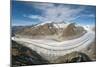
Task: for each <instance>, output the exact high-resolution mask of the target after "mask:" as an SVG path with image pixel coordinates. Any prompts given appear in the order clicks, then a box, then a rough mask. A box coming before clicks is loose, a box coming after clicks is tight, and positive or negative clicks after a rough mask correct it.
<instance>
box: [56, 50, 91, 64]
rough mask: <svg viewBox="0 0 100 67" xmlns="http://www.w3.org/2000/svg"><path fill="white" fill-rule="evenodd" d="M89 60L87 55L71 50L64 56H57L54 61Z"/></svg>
mask: <svg viewBox="0 0 100 67" xmlns="http://www.w3.org/2000/svg"><path fill="white" fill-rule="evenodd" d="M87 61H91V59H90V58H89V57H88V55H86V54H84V53H81V52H72V53H69V54H66V55H64V56H61V57H59V58H58V59H56V60H55V61H54V62H55V63H74V62H87Z"/></svg>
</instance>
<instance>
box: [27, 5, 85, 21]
mask: <svg viewBox="0 0 100 67" xmlns="http://www.w3.org/2000/svg"><path fill="white" fill-rule="evenodd" d="M33 7H35V8H37V9H40V10H41V11H42V16H39V15H30V16H28V17H29V18H32V19H39V20H40V21H72V20H75V19H77V18H79V17H80V16H79V13H80V12H81V11H83V10H84V7H78V8H72V7H71V6H65V5H55V4H53V3H34V4H33Z"/></svg>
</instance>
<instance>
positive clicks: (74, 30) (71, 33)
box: [61, 23, 86, 39]
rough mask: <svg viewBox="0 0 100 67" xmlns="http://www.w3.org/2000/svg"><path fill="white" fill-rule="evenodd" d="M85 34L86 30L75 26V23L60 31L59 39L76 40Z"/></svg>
mask: <svg viewBox="0 0 100 67" xmlns="http://www.w3.org/2000/svg"><path fill="white" fill-rule="evenodd" d="M85 33H86V30H85V29H84V28H83V27H81V26H76V24H75V23H70V24H69V25H68V26H67V27H66V28H64V30H63V31H62V35H61V37H64V38H67V39H68V38H69V39H70V37H72V38H76V37H77V36H78V37H79V36H82V35H83V34H85Z"/></svg>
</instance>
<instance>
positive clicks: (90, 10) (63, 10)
mask: <svg viewBox="0 0 100 67" xmlns="http://www.w3.org/2000/svg"><path fill="white" fill-rule="evenodd" d="M95 20H96V7H95V6H90V5H77V4H76V5H75V4H60V3H46V2H44V3H43V2H42V3H41V2H32V1H27V2H26V1H12V7H11V21H12V25H13V26H19V25H32V24H38V23H43V22H47V21H52V22H61V21H64V22H66V23H68V22H69V23H70V22H71V23H72V22H75V23H77V24H83V25H95V22H96V21H95Z"/></svg>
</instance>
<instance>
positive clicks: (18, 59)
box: [11, 41, 49, 66]
mask: <svg viewBox="0 0 100 67" xmlns="http://www.w3.org/2000/svg"><path fill="white" fill-rule="evenodd" d="M11 60H12V66H25V65H40V64H48V63H49V62H48V61H47V60H45V59H43V58H42V57H41V56H40V55H39V54H37V53H36V52H35V51H32V50H31V49H29V48H27V47H25V46H22V45H20V44H18V43H16V42H14V41H12V59H11Z"/></svg>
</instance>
